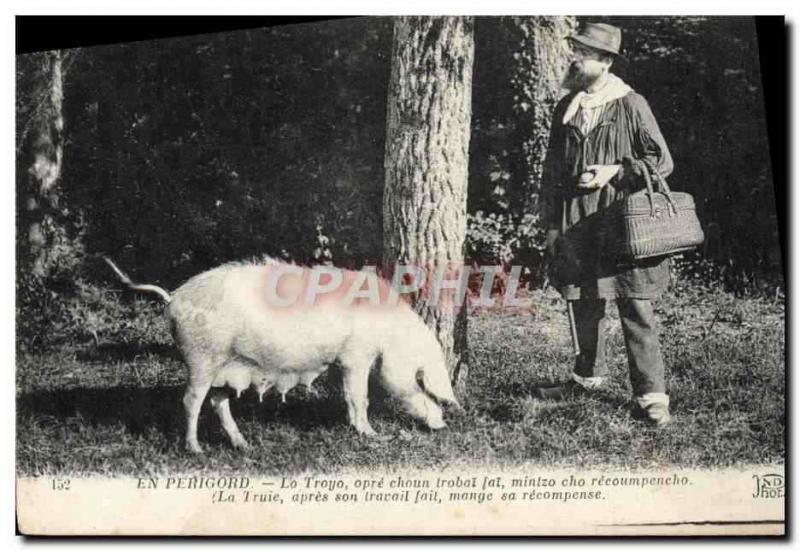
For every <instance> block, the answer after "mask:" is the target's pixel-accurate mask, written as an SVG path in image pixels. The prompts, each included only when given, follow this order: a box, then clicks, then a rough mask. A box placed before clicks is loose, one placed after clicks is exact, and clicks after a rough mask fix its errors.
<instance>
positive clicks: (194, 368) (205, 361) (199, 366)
mask: <svg viewBox="0 0 800 551" xmlns="http://www.w3.org/2000/svg"><path fill="white" fill-rule="evenodd" d="M185 359H186V364H187V366H188V372H189V382H188V383H187V384H186V392H185V393H184V395H183V407H184V409H185V411H186V449H188V450H189V451H190V452H193V453H203V448H202V447H201V446H200V443H199V442H198V441H197V422H198V420H199V418H200V409H201V408H202V407H203V401H204V400H205V398H206V395H207V394H208V391H209V389H210V388H211V382H212V381H213V380H214V375H215V372H216V371H217V369H219V367H220V366H221V365H222V359H221V358H219V359H210V358H208V357H205V356H204V355H202V354H199V353H193V354H186V355H185Z"/></svg>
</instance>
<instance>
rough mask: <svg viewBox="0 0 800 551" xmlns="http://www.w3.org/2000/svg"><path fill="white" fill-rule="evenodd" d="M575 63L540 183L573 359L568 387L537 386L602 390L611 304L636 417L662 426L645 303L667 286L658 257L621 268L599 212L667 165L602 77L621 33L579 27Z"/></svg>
mask: <svg viewBox="0 0 800 551" xmlns="http://www.w3.org/2000/svg"><path fill="white" fill-rule="evenodd" d="M569 40H571V42H572V45H573V46H574V52H575V53H574V59H573V61H572V63H571V65H570V66H569V70H568V73H567V75H566V77H565V79H564V87H565V88H566V89H567V90H569V94H567V96H565V97H564V98H563V99H562V100H561V101H560V102H559V104H558V105H557V106H556V110H555V114H554V117H553V124H552V129H551V136H550V144H549V149H548V154H547V159H546V161H545V168H544V174H543V187H544V189H545V192H544V197H543V199H544V209H545V210H544V215H545V217H546V223H547V249H548V253H549V255H550V257H551V259H552V269H551V275H552V279H553V282H554V284H555V285H556V286H557V287H558V289H559V292H560V293H561V294H562V296H563V297H564V298H565V299H566V300H568V301H572V302H571V305H572V308H573V311H574V314H575V329H576V332H577V340H578V343H579V345H580V346H579V348H580V354H579V355H578V356H577V357H576V361H575V369H574V373H573V376H572V380H570V381H569V382H567V383H563V384H558V385H554V386H548V387H539V388H537V389H536V390H535V395H536V396H537V397H538V398H540V399H564V398H567V397H570V396H575V395H576V394H583V393H586V392H588V391H591V390H594V389H597V388H600V387H602V386H603V383H604V374H605V365H604V360H605V358H604V356H605V354H604V348H605V343H604V335H605V330H604V329H605V323H606V317H605V311H606V301H607V300H616V302H617V307H618V309H619V314H620V319H621V322H622V329H623V333H624V336H625V348H626V350H627V355H628V366H629V369H630V378H631V384H632V387H633V394H634V407H635V411H634V413H636V414H639V416H641V417H643V418H645V419H647V420H649V421H650V422H651V423H653V424H655V425H658V426H661V425H665V424H667V423H669V421H670V413H669V397H668V396H667V394H666V388H665V382H664V363H663V360H662V358H661V351H660V348H659V344H658V337H657V335H656V332H655V317H654V314H653V306H652V302H651V301H652V300H653V299H654V298H656V297H657V296H658V295H659V294H660V293H661V292H662V291H663V290H664V289H665V287H666V285H667V283H668V280H669V265H668V261H667V260H666V259H665V258H656V259H653V260H646V261H637V262H635V263H633V264H628V265H627V266H619V265H617V263H616V262H615V259H614V258H613V257H612V256H613V255H610V254H608V251H607V250H605V249H604V246H603V231H602V230H603V226H602V221H603V211H604V210H605V209H606V208H607V207H608V206H609V205H610V204H611V203H612V202H614V201H616V200H618V199H620V198H621V196H622V195H624V193H625V192H626V191H628V192H630V191H635V190H637V189H640V188H641V187H644V180H643V174H642V167H643V165H642V163H641V161H648V162H649V163H650V164H651V166H653V167H654V168H655V170H657V171H658V172H659V173H660V174H661V175H662V176H664V177H666V176H668V175H669V174H670V172H672V158H671V157H670V153H669V150H668V149H667V145H666V143H664V138H663V137H662V135H661V132H660V130H659V128H658V125H657V124H656V121H655V118H654V117H653V114H652V112H651V111H650V107H649V106H648V104H647V102H646V101H645V99H644V98H643V97H642V96H640V95H639V94H637V93H636V92H634V91H633V90H632V89H631V88H630V86H628V85H627V84H625V82H623V81H622V80H621V79H620V78H619V77H617V76H616V75H614V74H612V73H611V72H610V71H609V69H611V67H612V65H613V64H614V62H615V61H617V60H618V59H620V58H621V55H620V44H621V41H622V33H621V31H620V29H618V28H616V27H614V26H611V25H606V24H602V23H587V24H586V25H585V27H584V28H583V29H582V30H581V32H580V33H578V34H577V35H574V36H571V37H569Z"/></svg>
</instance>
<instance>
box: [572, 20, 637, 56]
mask: <svg viewBox="0 0 800 551" xmlns="http://www.w3.org/2000/svg"><path fill="white" fill-rule="evenodd" d="M568 39H569V40H574V41H575V42H578V43H579V44H583V45H584V46H587V47H589V48H593V49H595V50H600V51H601V52H606V53H609V54H612V55H614V57H615V58H618V59H622V60H624V61H625V60H626V59H625V56H623V55H622V53H621V52H620V47H621V46H622V31H621V30H620V29H619V27H615V26H614V25H609V24H607V23H585V24H584V25H583V28H582V29H581V30H580V32H579V33H578V34H573V35H572V36H569V37H568Z"/></svg>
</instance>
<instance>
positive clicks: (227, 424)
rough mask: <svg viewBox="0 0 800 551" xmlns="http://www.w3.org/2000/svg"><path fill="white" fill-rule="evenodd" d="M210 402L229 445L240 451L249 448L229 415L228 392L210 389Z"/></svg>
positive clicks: (215, 388) (216, 388) (220, 389)
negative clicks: (229, 440) (228, 440)
mask: <svg viewBox="0 0 800 551" xmlns="http://www.w3.org/2000/svg"><path fill="white" fill-rule="evenodd" d="M210 401H211V407H213V408H214V411H215V412H216V413H217V416H218V417H219V421H220V423H222V428H223V429H225V432H226V433H227V434H228V438H230V439H231V444H232V445H233V447H234V448H237V449H240V450H246V449H247V448H249V447H250V444H248V443H247V440H246V439H245V437H244V436H242V433H241V432H239V427H238V426H237V425H236V421H235V420H234V419H233V415H232V414H231V400H230V393H229V391H228V390H226V389H224V388H219V387H214V388H212V389H211V399H210Z"/></svg>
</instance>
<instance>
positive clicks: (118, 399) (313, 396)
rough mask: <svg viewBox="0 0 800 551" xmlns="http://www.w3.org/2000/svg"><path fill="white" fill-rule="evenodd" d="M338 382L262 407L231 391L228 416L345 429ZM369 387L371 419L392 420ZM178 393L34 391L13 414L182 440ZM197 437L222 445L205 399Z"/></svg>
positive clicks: (175, 388)
mask: <svg viewBox="0 0 800 551" xmlns="http://www.w3.org/2000/svg"><path fill="white" fill-rule="evenodd" d="M337 378H338V381H340V380H341V379H340V374H339V373H337V372H336V371H335V370H334V371H333V372H332V373H331V375H329V376H328V377H327V379H326V376H325V375H323V377H321V379H320V381H319V382H315V383H314V386H313V388H314V390H313V391H312V392H309V391H308V390H307V389H306V388H305V387H302V386H297V387H295V388H294V389H292V390H291V391H289V392H288V393H287V395H286V401H285V402H283V400H282V399H281V396H280V395H279V394H277V393H275V392H274V391H273V392H270V393H267V394H265V395H264V398H263V402H259V400H258V394H257V393H256V392H255V390H253V389H248V390H246V391H244V392H243V393H242V394H241V397H240V398H238V399H237V398H235V397H234V394H233V393H232V392H231V393H230V395H231V396H232V399H231V412H232V414H233V416H234V419H236V420H237V422H238V421H241V422H252V421H257V422H259V423H263V424H264V425H265V427H266V426H267V425H268V424H278V425H284V426H285V425H288V426H292V427H295V428H297V429H299V430H311V429H314V428H332V427H336V426H341V427H346V426H347V410H346V406H345V402H344V398H343V396H342V391H341V383H340V382H338V381H337ZM370 386H371V387H372V388H371V390H370V398H371V399H370V417H373V418H381V417H388V416H390V415H396V413H397V412H396V410H395V409H394V408H393V406H392V405H391V403H390V401H388V400H386V399H384V398H385V396H381V394H382V393H381V391H380V390H379V389H378V388H377V385H376V384H375V383H374V382H373V384H371V385H370ZM183 393H184V386H183V385H171V386H163V387H147V388H139V387H135V386H130V385H128V386H116V387H108V388H97V387H94V388H73V389H65V390H58V391H54V390H40V391H36V390H34V391H30V392H28V393H25V394H22V395H20V396H18V397H17V415H18V419H25V418H30V417H33V418H42V417H49V418H55V419H57V420H59V421H66V420H68V419H74V418H79V419H80V420H81V423H82V424H86V425H90V426H104V425H105V426H117V425H119V424H122V425H124V426H125V428H126V430H127V431H128V432H129V433H130V434H132V435H141V434H145V433H146V432H147V431H151V430H153V429H155V430H157V431H159V432H161V433H162V434H163V435H164V436H165V437H166V438H167V439H170V440H176V439H182V438H183V432H184V430H185V420H184V419H185V414H184V411H183V404H182V398H183ZM198 436H199V438H200V439H201V441H206V442H211V443H213V442H215V441H219V440H226V438H225V436H224V433H223V432H222V430H221V427H220V423H219V420H218V419H217V416H216V414H215V413H214V412H213V410H212V408H211V406H210V403H209V399H208V397H207V398H206V400H205V402H204V404H203V410H202V412H201V417H200V423H199V429H198Z"/></svg>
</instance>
